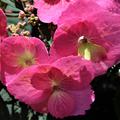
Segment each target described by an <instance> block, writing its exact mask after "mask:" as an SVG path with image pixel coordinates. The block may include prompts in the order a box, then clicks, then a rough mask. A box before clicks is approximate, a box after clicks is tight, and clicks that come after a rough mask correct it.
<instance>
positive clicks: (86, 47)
mask: <svg viewBox="0 0 120 120" xmlns="http://www.w3.org/2000/svg"><path fill="white" fill-rule="evenodd" d="M88 3H89V2H88ZM84 4H85V3H84ZM93 5H94V6H95V8H96V6H97V5H95V4H93ZM94 6H89V4H87V3H86V4H85V5H84V6H81V5H80V4H78V3H77V2H76V3H75V4H74V5H71V6H69V8H68V9H67V10H66V11H65V12H64V13H63V15H62V16H61V19H60V21H59V27H58V29H57V31H56V33H55V36H54V43H53V44H52V48H51V57H52V58H55V57H56V59H57V58H60V57H63V56H69V55H75V56H76V55H78V56H81V57H83V58H84V59H87V60H91V61H93V62H94V63H95V69H96V70H97V72H98V73H97V74H101V73H103V72H105V71H106V70H107V68H108V67H110V66H111V65H113V64H114V63H116V62H117V61H119V60H120V50H119V49H120V40H119V38H120V16H119V15H117V14H112V13H110V12H108V11H105V10H101V9H100V10H96V12H91V11H93V9H94ZM75 8H77V9H75ZM87 8H88V9H87ZM79 11H83V13H82V14H79ZM68 14H69V16H67V15H68ZM101 18H102V19H101ZM53 56H54V57H53Z"/></svg>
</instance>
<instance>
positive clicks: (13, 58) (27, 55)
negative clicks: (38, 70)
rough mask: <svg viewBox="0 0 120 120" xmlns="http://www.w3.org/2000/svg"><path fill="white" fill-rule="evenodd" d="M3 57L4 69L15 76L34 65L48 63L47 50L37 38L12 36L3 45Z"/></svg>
mask: <svg viewBox="0 0 120 120" xmlns="http://www.w3.org/2000/svg"><path fill="white" fill-rule="evenodd" d="M1 55H2V61H3V66H4V69H5V71H6V72H7V73H10V74H15V73H18V72H20V71H21V70H22V69H24V68H26V67H29V66H31V65H34V64H39V63H46V62H48V53H47V49H46V47H45V45H44V43H43V42H42V41H40V40H39V39H37V38H32V37H31V38H28V37H24V36H11V37H8V38H6V39H4V41H3V42H2V44H1Z"/></svg>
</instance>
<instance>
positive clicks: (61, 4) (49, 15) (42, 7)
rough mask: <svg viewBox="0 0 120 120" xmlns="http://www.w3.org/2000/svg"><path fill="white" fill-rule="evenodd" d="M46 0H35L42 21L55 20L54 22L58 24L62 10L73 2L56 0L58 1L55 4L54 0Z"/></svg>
mask: <svg viewBox="0 0 120 120" xmlns="http://www.w3.org/2000/svg"><path fill="white" fill-rule="evenodd" d="M46 1H47V0H46ZM46 1H45V0H40V1H39V0H34V6H35V7H36V8H37V10H38V12H37V14H38V17H39V19H40V20H41V21H42V22H45V23H50V22H53V23H54V24H57V22H58V19H59V17H60V15H61V14H62V12H63V11H64V10H65V9H66V8H67V7H68V5H69V4H70V3H72V1H67V0H56V1H57V2H56V3H55V4H52V2H53V1H49V3H48V2H46ZM54 2H55V1H54Z"/></svg>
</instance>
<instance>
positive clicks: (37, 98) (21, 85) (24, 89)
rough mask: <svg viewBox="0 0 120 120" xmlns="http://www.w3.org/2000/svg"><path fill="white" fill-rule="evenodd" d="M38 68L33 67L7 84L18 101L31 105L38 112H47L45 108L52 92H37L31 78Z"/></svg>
mask: <svg viewBox="0 0 120 120" xmlns="http://www.w3.org/2000/svg"><path fill="white" fill-rule="evenodd" d="M36 70H37V67H36V66H32V67H29V68H26V69H24V70H23V71H21V72H20V73H19V74H18V75H17V76H16V77H14V78H13V79H12V80H11V81H9V82H8V83H6V86H7V89H8V91H9V92H10V94H12V95H13V96H14V97H15V98H16V99H18V100H20V101H21V102H24V103H26V104H28V105H30V106H31V107H32V108H33V109H35V110H37V111H38V112H45V106H46V104H47V100H48V98H49V95H50V93H51V91H43V90H37V89H36V88H34V87H33V85H32V84H31V77H32V76H33V74H34V73H35V72H36Z"/></svg>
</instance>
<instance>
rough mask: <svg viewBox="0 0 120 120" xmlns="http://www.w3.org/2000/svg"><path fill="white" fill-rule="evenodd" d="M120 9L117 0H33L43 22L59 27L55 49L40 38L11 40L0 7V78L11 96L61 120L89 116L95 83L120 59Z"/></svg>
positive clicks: (55, 34) (20, 36) (54, 39)
mask: <svg viewBox="0 0 120 120" xmlns="http://www.w3.org/2000/svg"><path fill="white" fill-rule="evenodd" d="M107 1H108V2H107ZM107 3H111V4H109V7H108V5H107ZM119 6H120V3H115V2H112V0H106V2H104V1H103V0H101V2H100V1H99V0H34V7H35V8H37V15H38V17H39V19H40V20H41V21H42V22H46V23H50V22H53V23H54V24H57V30H56V31H55V33H54V36H53V42H52V45H51V46H50V51H48V50H47V48H46V46H45V44H44V42H43V41H42V40H40V39H39V38H36V37H26V36H24V35H17V36H7V30H6V28H7V22H6V16H5V14H4V12H3V11H2V9H0V17H1V20H0V41H1V43H0V50H1V53H0V64H1V66H0V79H1V81H2V83H3V84H4V85H5V86H6V87H7V89H8V91H9V92H10V94H11V95H13V96H14V97H15V98H16V99H18V100H20V101H21V102H24V103H26V104H28V105H29V106H31V108H33V109H34V110H36V111H37V112H40V113H50V114H52V115H53V116H55V117H56V118H63V117H67V116H73V115H83V114H85V111H86V110H88V109H89V108H90V105H91V104H92V102H93V101H94V100H93V99H94V92H93V91H92V89H91V86H90V83H91V81H92V80H93V79H94V78H95V77H96V76H98V75H101V74H103V73H105V72H106V71H107V69H108V68H109V67H111V66H112V65H114V64H116V63H117V62H119V61H120V14H119V11H118V10H119V9H118V8H119ZM113 7H114V8H116V11H114V10H113V11H111V9H112V8H113ZM108 8H109V9H108ZM110 8H111V9H110ZM32 9H33V8H32ZM36 24H37V23H36Z"/></svg>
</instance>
